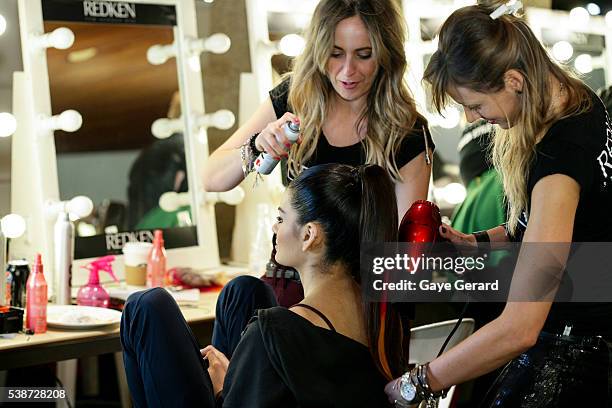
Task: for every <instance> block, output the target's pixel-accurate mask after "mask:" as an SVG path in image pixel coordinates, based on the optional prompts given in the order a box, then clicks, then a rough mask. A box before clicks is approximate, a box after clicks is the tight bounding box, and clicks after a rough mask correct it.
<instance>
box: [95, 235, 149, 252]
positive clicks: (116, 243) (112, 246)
mask: <svg viewBox="0 0 612 408" xmlns="http://www.w3.org/2000/svg"><path fill="white" fill-rule="evenodd" d="M126 242H153V233H152V232H151V231H135V232H119V233H117V234H109V235H106V250H107V251H118V250H120V249H121V248H123V246H124V245H125V243H126Z"/></svg>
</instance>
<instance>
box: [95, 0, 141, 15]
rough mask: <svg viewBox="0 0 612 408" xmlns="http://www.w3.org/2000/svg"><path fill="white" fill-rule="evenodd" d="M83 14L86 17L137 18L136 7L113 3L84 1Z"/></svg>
mask: <svg viewBox="0 0 612 408" xmlns="http://www.w3.org/2000/svg"><path fill="white" fill-rule="evenodd" d="M83 13H84V15H85V17H97V18H136V5H135V4H134V3H115V2H112V1H95V0H91V1H83Z"/></svg>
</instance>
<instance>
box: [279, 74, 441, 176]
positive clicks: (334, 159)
mask: <svg viewBox="0 0 612 408" xmlns="http://www.w3.org/2000/svg"><path fill="white" fill-rule="evenodd" d="M289 81H290V79H289V78H287V79H285V80H284V81H283V82H281V83H280V84H279V85H278V86H276V87H275V88H274V89H272V90H271V91H270V99H271V100H272V106H273V107H274V112H275V113H276V117H277V118H280V117H281V116H283V115H284V114H285V112H292V111H293V110H292V108H291V106H290V105H289V103H288V97H289ZM413 128H414V131H413V132H411V133H409V134H407V135H406V136H404V138H403V139H402V142H401V144H400V146H399V149H398V150H397V153H396V156H395V164H396V165H397V168H398V169H401V168H402V167H403V166H404V165H405V164H406V163H408V162H409V161H410V160H412V159H414V158H415V157H416V156H418V155H419V154H420V153H421V152H423V151H425V137H424V135H423V132H425V134H426V136H427V142H428V146H429V148H430V149H432V150H433V149H435V144H434V142H433V140H432V138H431V134H430V133H429V129H428V127H427V121H426V120H425V118H423V117H422V116H419V117H418V118H417V120H416V122H415V124H414V126H413ZM365 160H366V153H365V147H364V145H363V144H362V143H361V142H358V143H355V144H353V145H350V146H343V147H337V146H332V145H330V144H329V141H328V140H327V137H325V135H324V134H321V135H320V136H319V141H318V143H317V147H316V149H315V152H314V153H313V155H312V157H310V158H309V159H308V161H307V162H306V163H304V167H311V166H315V165H317V164H326V163H342V164H348V165H352V166H358V165H361V164H364V163H365Z"/></svg>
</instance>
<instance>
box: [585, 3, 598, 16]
mask: <svg viewBox="0 0 612 408" xmlns="http://www.w3.org/2000/svg"><path fill="white" fill-rule="evenodd" d="M586 8H587V11H588V12H589V14H590V15H592V16H597V15H599V13H601V8H600V7H599V6H598V5H597V4H595V3H589V4H587V6H586Z"/></svg>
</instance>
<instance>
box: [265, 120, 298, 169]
mask: <svg viewBox="0 0 612 408" xmlns="http://www.w3.org/2000/svg"><path fill="white" fill-rule="evenodd" d="M283 131H284V132H285V136H287V139H289V142H291V144H292V145H293V144H294V143H295V142H297V140H298V138H299V137H300V125H299V124H298V123H294V122H291V121H289V122H287V123H285V125H284V126H283ZM289 147H291V146H289ZM287 151H289V149H287ZM279 161H280V160H276V159H275V158H274V156H272V155H270V154H268V153H261V154H260V155H259V157H258V158H257V159H256V160H255V171H256V172H258V173H259V174H270V173H272V170H274V168H275V167H276V165H277V164H278V162H279Z"/></svg>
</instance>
